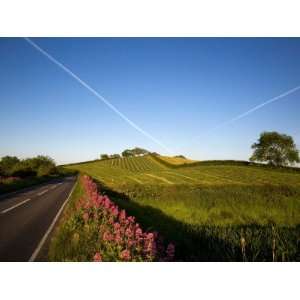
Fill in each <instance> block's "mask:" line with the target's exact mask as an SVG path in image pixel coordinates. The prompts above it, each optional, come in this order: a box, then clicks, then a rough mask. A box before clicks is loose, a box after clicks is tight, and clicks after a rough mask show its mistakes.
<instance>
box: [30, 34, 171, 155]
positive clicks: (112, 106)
mask: <svg viewBox="0 0 300 300" xmlns="http://www.w3.org/2000/svg"><path fill="white" fill-rule="evenodd" d="M24 39H25V40H26V42H28V43H29V44H30V45H31V46H32V47H34V48H35V49H36V50H38V51H39V52H40V53H42V54H43V55H44V56H46V57H47V58H48V59H49V60H50V61H52V62H53V63H54V64H56V65H57V66H58V67H60V68H61V69H62V70H63V71H65V72H66V73H67V74H69V75H70V76H71V77H73V78H74V79H75V80H76V81H78V82H79V83H80V84H81V85H82V86H83V87H85V88H86V89H87V90H89V91H90V92H91V93H92V94H93V95H94V96H96V97H97V98H98V99H99V100H101V101H102V102H103V103H104V104H106V105H107V106H108V107H109V108H110V109H111V110H112V111H114V112H115V113H116V114H117V115H119V116H120V117H121V118H122V119H123V120H124V121H125V122H127V123H128V124H129V125H130V126H132V127H133V128H134V129H136V130H137V131H138V132H140V133H141V134H143V135H144V136H146V137H147V138H149V139H150V140H152V141H153V142H154V143H156V144H157V145H159V146H161V147H162V148H164V149H165V150H167V152H169V153H173V151H172V150H171V149H169V148H168V147H167V146H166V145H164V144H163V143H162V142H160V141H159V140H158V139H156V138H155V137H153V136H152V135H151V134H150V133H148V132H146V131H145V130H143V129H142V128H141V127H139V126H138V125H137V124H136V123H134V122H133V121H131V120H130V119H128V118H127V117H126V116H125V115H124V114H123V113H122V112H120V111H119V110H118V109H117V108H116V107H115V106H114V105H112V104H111V103H110V102H109V101H108V100H107V99H105V98H104V97H103V96H101V95H100V94H99V93H98V92H97V91H96V90H94V89H93V88H92V87H91V86H90V85H88V84H87V83H86V82H85V81H83V80H82V79H81V78H79V76H77V75H76V74H75V73H73V72H72V71H71V70H70V69H69V68H67V67H66V66H65V65H63V64H62V63H60V62H59V61H58V60H57V59H55V58H54V57H53V56H51V55H50V54H49V53H48V52H46V51H45V50H43V49H42V48H41V47H39V46H38V45H37V44H36V43H34V42H33V41H32V40H31V39H30V38H24Z"/></svg>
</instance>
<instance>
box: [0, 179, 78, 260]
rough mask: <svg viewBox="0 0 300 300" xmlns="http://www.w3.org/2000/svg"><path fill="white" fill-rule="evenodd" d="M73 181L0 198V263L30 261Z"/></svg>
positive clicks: (37, 187) (51, 183)
mask: <svg viewBox="0 0 300 300" xmlns="http://www.w3.org/2000/svg"><path fill="white" fill-rule="evenodd" d="M75 180H76V177H68V178H63V179H56V180H53V181H51V182H49V183H46V184H45V183H44V184H41V185H37V186H34V187H31V188H28V189H26V190H23V191H20V192H17V193H11V194H7V195H4V196H1V197H0V261H29V260H30V258H32V255H33V254H34V253H35V252H37V249H38V246H40V245H41V241H42V239H43V238H45V234H46V233H47V232H48V231H49V228H50V227H51V225H52V224H53V221H54V219H55V218H56V216H57V214H58V212H59V210H60V208H61V207H62V205H63V204H64V202H65V201H66V199H67V197H68V195H69V194H70V191H71V190H72V188H73V186H74V183H75Z"/></svg>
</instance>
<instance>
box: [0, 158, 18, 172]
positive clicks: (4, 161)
mask: <svg viewBox="0 0 300 300" xmlns="http://www.w3.org/2000/svg"><path fill="white" fill-rule="evenodd" d="M19 162H20V160H19V159H18V158H17V157H16V156H4V157H2V158H1V161H0V169H1V173H2V174H3V175H6V176H9V175H11V174H12V169H13V167H14V166H15V165H16V164H18V163H19Z"/></svg>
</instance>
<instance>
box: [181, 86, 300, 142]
mask: <svg viewBox="0 0 300 300" xmlns="http://www.w3.org/2000/svg"><path fill="white" fill-rule="evenodd" d="M299 89H300V85H299V86H296V87H295V88H292V89H290V90H288V91H286V92H284V93H282V94H280V95H278V96H276V97H273V98H271V99H269V100H267V101H265V102H263V103H261V104H259V105H256V106H254V107H253V108H251V109H249V110H247V111H246V112H244V113H242V114H240V115H238V116H236V117H234V118H232V119H230V120H228V121H225V122H223V123H220V124H219V125H217V126H215V127H213V128H211V129H209V130H207V131H206V132H205V136H206V135H207V134H208V133H210V132H212V131H215V130H216V129H218V128H221V127H223V126H226V125H229V124H232V123H234V122H236V121H238V120H240V119H242V118H244V117H246V116H248V115H250V114H252V113H253V112H255V111H256V110H258V109H260V108H262V107H264V106H266V105H268V104H271V103H273V102H275V101H278V100H280V99H282V98H284V97H286V96H288V95H290V94H293V93H295V92H296V91H298V90H299ZM201 137H202V136H201ZM198 138H200V136H199V137H196V138H195V139H194V140H197V139H198ZM182 148H186V147H182Z"/></svg>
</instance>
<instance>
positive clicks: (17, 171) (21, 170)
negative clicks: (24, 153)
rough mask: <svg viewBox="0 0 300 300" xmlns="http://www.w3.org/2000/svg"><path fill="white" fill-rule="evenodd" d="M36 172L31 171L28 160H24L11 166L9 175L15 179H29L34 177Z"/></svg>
mask: <svg viewBox="0 0 300 300" xmlns="http://www.w3.org/2000/svg"><path fill="white" fill-rule="evenodd" d="M36 174H37V170H35V169H33V168H32V166H31V165H30V163H29V159H24V160H21V161H20V162H18V163H17V164H16V165H14V166H13V168H12V170H11V175H13V176H17V177H31V176H36Z"/></svg>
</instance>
